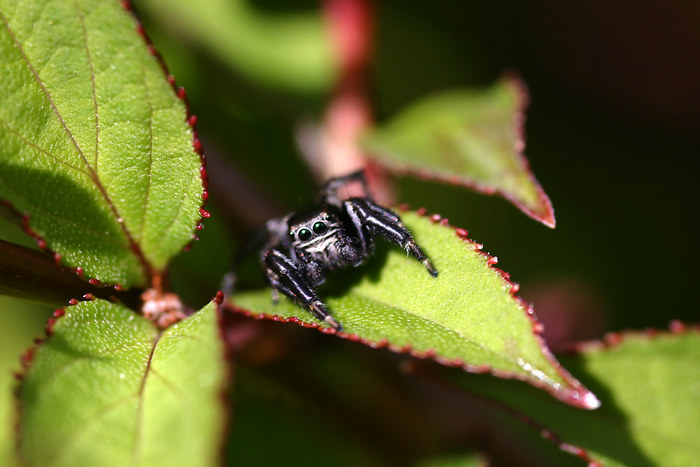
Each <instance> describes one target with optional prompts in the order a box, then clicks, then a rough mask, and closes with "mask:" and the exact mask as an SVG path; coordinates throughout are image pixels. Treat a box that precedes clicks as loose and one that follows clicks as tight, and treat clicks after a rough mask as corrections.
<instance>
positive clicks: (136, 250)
mask: <svg viewBox="0 0 700 467" xmlns="http://www.w3.org/2000/svg"><path fill="white" fill-rule="evenodd" d="M73 4H74V6H75V7H76V13H77V16H78V18H79V20H80V23H81V26H82V33H83V43H84V48H85V53H86V58H87V62H88V68H89V72H90V80H91V88H92V97H93V102H94V107H95V163H96V162H97V155H98V153H99V106H98V103H97V91H96V83H95V73H94V69H93V61H92V57H91V55H90V48H89V46H88V37H87V28H86V27H85V17H84V15H83V14H82V13H81V12H80V11H79V8H78V5H77V3H76V2H73ZM0 18H2V21H3V23H4V25H5V29H6V30H7V32H8V34H9V35H10V37H11V38H12V41H13V42H14V44H15V47H16V48H17V50H18V52H19V54H20V57H21V58H22V60H23V61H24V62H25V63H26V65H27V68H28V69H29V71H30V72H31V74H32V76H33V77H34V80H35V81H36V83H37V85H38V86H39V87H40V88H41V91H42V93H43V94H44V97H45V98H46V100H47V101H48V103H49V105H50V107H51V109H52V111H53V113H54V115H55V116H56V118H57V119H58V121H59V123H60V125H61V126H62V127H63V130H64V132H65V134H66V135H67V136H68V138H69V139H70V141H71V143H72V145H73V146H74V147H75V150H76V151H77V153H78V155H79V156H80V158H81V159H82V160H83V163H84V164H85V166H86V168H87V175H88V178H90V180H91V181H92V183H93V184H94V186H95V188H97V190H98V191H99V193H100V195H101V196H102V198H103V199H104V200H105V202H106V203H107V205H108V207H109V208H110V210H111V211H112V214H113V215H114V217H115V219H117V223H118V225H119V226H120V228H121V230H122V232H123V233H124V235H125V236H126V239H127V241H128V243H129V249H130V250H131V252H132V253H133V254H134V255H135V256H136V258H137V259H138V262H139V263H140V264H141V267H142V268H143V270H144V271H145V273H146V274H147V276H149V277H153V276H154V275H155V273H154V271H153V267H152V266H151V264H150V262H149V261H148V260H147V259H146V256H145V255H144V252H143V250H142V249H141V246H140V245H139V244H138V243H137V242H136V240H135V239H134V237H133V236H132V234H131V232H130V230H129V228H128V227H127V226H126V223H125V222H123V221H122V222H119V219H123V218H122V216H121V215H120V213H119V211H118V209H117V207H116V206H115V204H114V203H113V202H112V198H111V197H110V195H109V193H108V192H107V189H106V188H105V186H104V185H103V183H102V180H101V179H100V177H99V174H98V173H97V170H96V168H95V167H93V166H92V165H91V164H90V162H89V161H88V159H87V157H86V156H85V153H84V152H83V150H82V148H81V147H80V145H79V144H78V142H77V140H76V139H75V136H74V135H73V132H72V131H71V130H70V128H69V127H68V125H67V123H66V121H65V119H64V118H63V116H62V114H61V112H60V111H59V110H58V107H57V106H56V102H55V101H54V99H53V97H52V95H51V93H50V92H49V90H48V89H47V87H46V85H45V83H44V82H43V80H42V79H41V77H40V76H39V74H38V72H37V70H36V69H35V68H34V65H33V64H32V62H31V61H30V60H29V57H28V56H27V54H26V52H25V50H24V47H23V46H22V44H21V43H20V41H19V39H18V38H17V36H16V34H15V33H14V31H13V30H12V28H11V27H10V24H9V22H8V20H7V18H6V17H5V15H4V14H3V12H2V11H0ZM152 136H153V135H152V132H151V144H152ZM20 137H21V138H22V139H26V138H24V137H23V136H21V135H20ZM42 152H43V151H42ZM151 165H152V159H149V173H150V167H151Z"/></svg>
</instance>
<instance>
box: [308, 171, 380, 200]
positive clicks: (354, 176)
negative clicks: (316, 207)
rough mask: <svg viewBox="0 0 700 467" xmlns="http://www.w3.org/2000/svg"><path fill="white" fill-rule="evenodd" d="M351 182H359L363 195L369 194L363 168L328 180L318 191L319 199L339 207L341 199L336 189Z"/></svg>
mask: <svg viewBox="0 0 700 467" xmlns="http://www.w3.org/2000/svg"><path fill="white" fill-rule="evenodd" d="M351 182H360V184H361V185H362V190H363V191H364V194H365V196H370V193H369V187H368V185H367V179H366V178H365V172H364V171H363V170H358V171H357V172H352V173H349V174H347V175H343V176H340V177H336V178H332V179H330V180H328V181H327V182H326V184H325V185H323V188H321V191H320V192H319V193H318V198H319V201H322V202H326V203H329V204H333V205H335V206H337V207H340V206H341V204H342V200H341V199H340V197H339V196H338V190H339V189H340V188H342V187H344V186H346V185H348V184H350V183H351Z"/></svg>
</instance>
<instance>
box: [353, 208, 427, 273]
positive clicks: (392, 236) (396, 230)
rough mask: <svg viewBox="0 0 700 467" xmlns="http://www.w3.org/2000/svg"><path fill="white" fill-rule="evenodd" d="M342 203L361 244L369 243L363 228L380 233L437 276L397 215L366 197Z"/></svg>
mask: <svg viewBox="0 0 700 467" xmlns="http://www.w3.org/2000/svg"><path fill="white" fill-rule="evenodd" d="M343 205H344V207H345V210H346V212H347V213H348V215H349V216H350V219H351V220H352V222H353V224H354V225H355V228H356V229H357V231H358V232H359V236H360V241H361V242H362V244H363V245H364V244H367V243H369V242H368V240H367V239H366V238H365V237H364V234H363V232H364V229H367V230H368V231H369V233H371V234H373V235H381V236H382V237H384V238H386V239H387V240H389V241H390V242H393V243H395V244H397V245H399V246H400V247H402V248H403V249H404V250H406V251H407V252H409V253H410V254H411V255H413V256H414V257H415V258H416V259H417V260H418V261H420V262H421V263H422V264H423V266H425V268H426V269H427V270H428V272H429V273H430V275H431V276H433V277H437V274H438V272H437V269H435V266H433V263H432V262H431V261H430V260H429V259H428V257H427V256H426V255H425V253H423V250H421V248H420V247H419V246H418V244H417V243H416V241H415V240H414V239H413V236H412V235H411V232H409V231H408V229H407V228H406V227H405V226H404V225H403V224H402V223H401V220H400V219H399V216H397V215H396V214H395V213H393V212H392V211H390V210H389V209H386V208H383V207H381V206H379V205H378V204H375V203H374V202H373V201H371V200H369V199H366V198H350V199H348V200H346V201H344V202H343Z"/></svg>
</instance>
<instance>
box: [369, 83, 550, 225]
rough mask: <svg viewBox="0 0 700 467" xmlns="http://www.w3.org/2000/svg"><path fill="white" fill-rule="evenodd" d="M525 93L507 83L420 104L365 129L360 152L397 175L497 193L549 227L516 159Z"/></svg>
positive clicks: (529, 177) (534, 185)
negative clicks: (402, 174)
mask: <svg viewBox="0 0 700 467" xmlns="http://www.w3.org/2000/svg"><path fill="white" fill-rule="evenodd" d="M526 102H527V94H526V91H525V89H524V87H523V85H522V83H520V82H519V81H517V80H516V79H515V78H506V79H503V80H501V81H499V82H497V83H495V84H494V85H493V86H491V87H489V88H486V89H462V90H455V91H449V92H444V93H442V94H438V95H434V96H430V97H427V98H425V99H424V100H422V101H420V102H418V103H416V104H414V105H412V106H411V107H409V108H408V109H406V110H404V111H403V112H401V113H400V114H399V115H397V116H396V117H394V118H393V119H391V120H389V121H388V122H387V123H385V124H384V125H381V126H379V127H377V128H375V129H373V130H371V131H370V132H369V133H368V134H367V135H365V137H364V138H363V144H364V146H365V148H366V149H367V150H368V151H369V152H370V155H371V156H373V157H374V158H376V159H377V161H379V162H380V163H382V164H384V165H386V166H388V167H389V168H390V169H392V170H394V171H398V172H402V173H403V172H407V173H410V174H413V175H417V176H420V177H422V178H427V179H439V180H444V181H447V182H450V183H455V184H461V185H465V186H468V187H471V188H473V189H475V190H477V191H480V192H483V193H486V194H494V193H497V194H499V195H501V196H503V197H504V198H506V199H508V200H509V201H511V202H512V203H513V204H515V205H516V206H517V207H518V208H520V209H521V210H522V211H523V212H524V213H525V214H527V215H529V216H531V217H532V218H534V219H536V220H538V221H540V222H542V223H544V224H545V225H548V226H550V227H554V225H555V220H554V211H553V210H552V205H551V203H550V201H549V198H548V197H547V195H546V194H545V193H544V191H543V190H542V187H541V186H540V184H539V183H538V182H537V180H536V179H535V177H534V175H533V174H532V172H531V171H530V167H529V164H528V162H527V160H526V159H525V157H524V155H523V150H524V149H525V139H524V136H523V128H522V127H523V124H524V121H523V120H524V107H525V104H526Z"/></svg>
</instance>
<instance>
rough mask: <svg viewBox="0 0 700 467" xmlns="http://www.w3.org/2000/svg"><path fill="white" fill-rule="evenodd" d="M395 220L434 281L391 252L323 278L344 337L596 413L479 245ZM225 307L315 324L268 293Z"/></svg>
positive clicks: (427, 223) (422, 221)
mask: <svg viewBox="0 0 700 467" xmlns="http://www.w3.org/2000/svg"><path fill="white" fill-rule="evenodd" d="M402 220H403V221H404V223H405V225H406V226H407V227H408V228H409V229H410V230H411V231H412V232H413V233H414V235H415V238H416V241H417V242H418V243H419V244H420V245H421V246H422V247H424V249H425V251H426V253H427V254H428V256H430V258H431V259H432V260H433V262H434V264H435V267H436V268H437V269H438V271H439V275H438V277H437V278H433V277H431V276H430V275H429V274H428V273H427V272H426V270H425V268H423V266H422V265H421V264H420V263H419V262H418V261H416V260H415V259H413V258H412V257H408V256H407V255H406V254H405V252H403V251H400V250H398V249H396V248H394V249H392V250H391V252H389V253H388V254H387V255H386V257H385V259H384V258H381V257H380V258H376V257H375V258H374V259H373V260H372V261H371V265H370V267H369V268H363V269H362V270H361V271H359V274H362V277H353V275H352V273H351V274H350V277H347V276H346V277H345V278H343V277H340V278H338V277H335V278H333V277H331V278H330V279H329V282H334V281H335V282H336V284H340V285H341V287H342V285H343V284H344V287H343V288H341V289H336V290H335V291H333V290H330V291H325V290H324V289H322V290H321V297H322V298H324V299H326V300H327V303H328V305H329V307H330V309H331V310H332V313H333V315H334V316H335V317H336V319H337V320H338V321H339V322H340V323H341V324H342V326H343V329H344V331H345V333H344V334H343V336H344V337H347V338H350V339H355V340H361V341H362V342H364V343H366V344H368V345H372V346H383V345H388V346H389V347H390V348H392V349H394V350H399V351H410V352H411V353H412V354H414V355H418V356H432V357H435V358H436V359H437V360H439V361H440V362H443V363H446V364H451V365H456V366H461V367H464V368H465V369H467V370H468V371H474V372H485V371H491V372H492V373H495V374H498V375H500V376H503V377H507V378H517V379H522V380H525V381H528V382H530V383H532V384H534V385H536V386H538V387H542V388H544V389H546V390H547V391H549V392H550V393H552V394H553V395H555V396H556V397H558V398H560V399H562V400H564V401H566V402H568V403H571V404H573V405H577V406H580V407H586V408H595V407H596V406H597V400H596V398H595V396H594V395H593V394H592V393H590V392H589V391H588V390H587V389H586V388H584V387H583V386H581V385H580V384H579V383H578V382H577V381H576V380H575V379H574V378H573V377H571V375H569V374H568V373H567V372H566V370H564V369H563V368H561V367H560V365H559V364H558V363H557V362H556V360H554V358H553V357H552V356H551V354H550V353H549V351H548V349H547V348H546V346H544V344H543V342H542V340H541V338H540V337H539V335H538V333H537V331H536V329H537V327H538V324H537V323H536V321H535V319H534V317H533V316H532V310H531V309H530V308H529V307H528V306H527V305H525V304H524V303H523V302H521V301H520V300H519V299H517V298H516V297H514V296H513V294H512V292H514V291H515V290H516V288H515V285H514V284H512V283H511V282H509V281H508V280H506V279H505V278H504V277H503V274H504V273H503V272H502V271H499V270H497V269H495V268H493V267H492V264H493V263H494V261H495V260H494V259H493V258H491V257H489V256H488V255H485V254H483V253H482V252H481V251H480V248H481V245H478V244H476V243H473V242H471V241H468V240H466V238H464V236H465V232H464V231H462V230H455V229H453V228H451V227H449V226H445V225H443V224H441V223H439V222H435V221H436V220H437V219H436V218H433V221H431V219H428V218H426V217H421V216H419V215H416V214H414V213H409V212H406V213H403V214H402ZM382 252H383V253H385V252H386V250H382ZM368 269H369V270H368ZM356 272H357V271H356ZM232 300H233V302H232V304H231V305H232V306H233V307H234V308H235V309H237V310H239V311H242V312H244V313H248V314H251V315H262V316H264V317H273V318H275V319H283V320H292V321H298V322H301V323H302V324H305V325H313V326H317V325H318V324H317V321H316V320H315V319H314V318H312V317H311V315H310V314H309V313H307V312H306V311H305V310H303V309H301V308H300V307H298V306H296V305H294V304H292V303H291V302H290V301H288V300H283V301H282V302H280V303H279V304H274V303H273V302H272V300H271V298H270V292H269V291H268V290H262V291H253V292H244V293H238V294H235V295H234V296H233V299H232ZM322 328H324V329H328V328H325V327H323V326H322ZM329 331H330V330H329Z"/></svg>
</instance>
